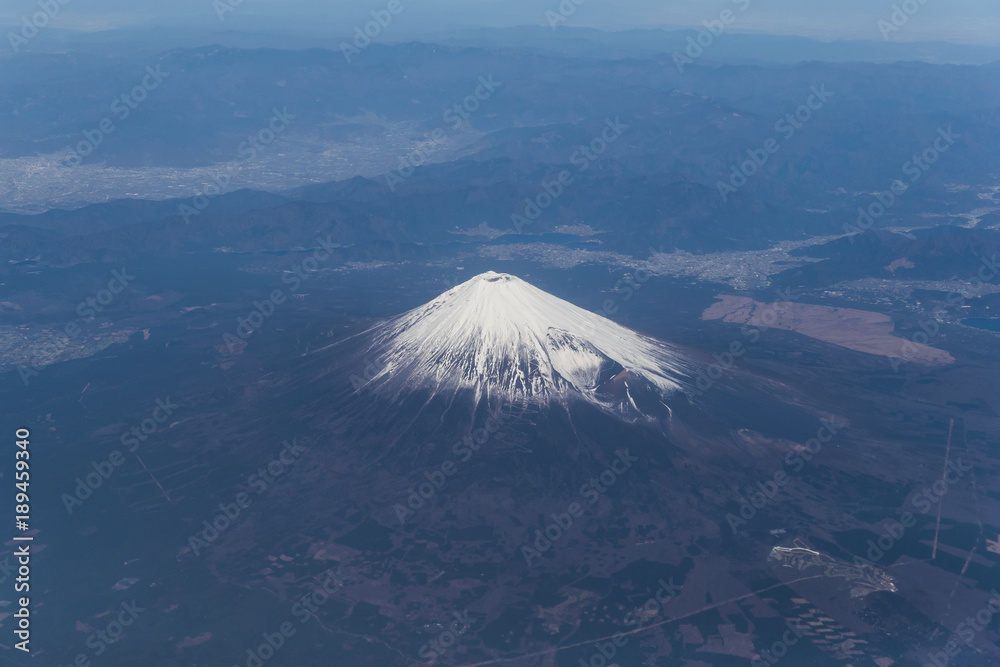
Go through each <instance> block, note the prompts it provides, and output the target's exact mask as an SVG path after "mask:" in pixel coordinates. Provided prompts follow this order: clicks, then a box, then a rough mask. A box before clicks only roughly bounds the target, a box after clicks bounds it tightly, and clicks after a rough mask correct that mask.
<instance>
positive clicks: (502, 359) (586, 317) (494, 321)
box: [370, 271, 687, 412]
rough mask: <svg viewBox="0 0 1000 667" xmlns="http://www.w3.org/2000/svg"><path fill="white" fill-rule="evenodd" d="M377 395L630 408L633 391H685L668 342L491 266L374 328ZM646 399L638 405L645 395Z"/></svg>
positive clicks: (676, 358)
mask: <svg viewBox="0 0 1000 667" xmlns="http://www.w3.org/2000/svg"><path fill="white" fill-rule="evenodd" d="M370 333H373V334H374V341H373V343H372V346H371V349H370V352H371V353H373V354H375V355H376V356H377V357H378V359H379V361H380V366H381V371H380V372H379V373H378V374H377V376H376V377H375V378H374V379H373V380H372V384H371V386H373V387H374V388H376V389H377V390H379V391H391V392H397V393H401V392H406V391H409V390H414V389H427V390H430V391H431V392H432V393H435V394H441V393H447V394H453V393H455V392H458V391H459V390H465V389H468V390H472V391H473V392H474V394H475V398H476V400H478V399H480V398H488V399H501V400H505V401H508V402H515V401H528V402H537V403H543V402H548V401H551V400H554V399H555V400H560V401H562V402H565V399H566V398H567V397H569V396H570V395H573V394H576V395H579V396H581V397H583V398H585V399H587V400H590V401H592V402H594V403H598V404H600V405H603V406H605V407H613V406H616V405H617V406H619V407H620V408H624V409H626V410H630V409H631V408H634V409H636V410H638V411H639V412H643V410H640V409H639V407H638V406H637V405H636V401H637V400H638V398H637V392H642V393H643V394H644V395H646V396H647V397H648V395H649V394H650V393H652V394H654V395H655V396H656V401H657V402H658V401H659V399H660V398H662V397H663V396H664V395H666V394H667V393H670V392H674V391H677V390H680V389H681V388H682V387H681V382H682V378H683V377H684V376H685V375H686V373H685V368H686V367H687V364H686V363H685V361H684V359H683V357H682V356H681V355H680V354H679V353H678V352H677V351H676V350H674V349H673V348H672V347H670V346H668V345H666V344H664V343H661V342H659V341H656V340H654V339H651V338H648V337H645V336H642V335H640V334H638V333H636V332H634V331H632V330H630V329H626V328H625V327H622V326H620V325H618V324H615V323H614V322H612V321H610V320H608V319H606V318H603V317H600V316H598V315H595V314H593V313H591V312H589V311H586V310H583V309H582V308H578V307H576V306H574V305H573V304H571V303H569V302H567V301H563V300H562V299H559V298H557V297H555V296H552V295H551V294H548V293H547V292H544V291H542V290H540V289H538V288H536V287H534V286H532V285H529V284H528V283H526V282H524V281H523V280H521V279H519V278H516V277H514V276H511V275H507V274H500V273H494V272H492V271H490V272H488V273H484V274H481V275H478V276H476V277H475V278H473V279H471V280H469V281H468V282H465V283H463V284H461V285H459V286H458V287H455V288H453V289H451V290H449V291H447V292H445V293H444V294H442V295H441V296H439V297H438V298H436V299H434V300H433V301H431V302H429V303H427V304H425V305H423V306H420V307H419V308H416V309H414V310H411V311H410V312H408V313H405V314H403V315H400V316H399V317H396V318H394V319H392V320H390V321H388V322H386V323H385V324H383V325H381V326H379V327H376V328H375V329H374V330H373V331H372V332H370ZM640 402H641V401H640Z"/></svg>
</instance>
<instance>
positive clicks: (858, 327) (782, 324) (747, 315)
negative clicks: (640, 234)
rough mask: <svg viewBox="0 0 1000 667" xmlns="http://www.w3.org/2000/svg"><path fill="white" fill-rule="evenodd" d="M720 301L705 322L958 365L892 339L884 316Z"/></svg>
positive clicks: (928, 348)
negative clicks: (791, 333)
mask: <svg viewBox="0 0 1000 667" xmlns="http://www.w3.org/2000/svg"><path fill="white" fill-rule="evenodd" d="M716 298H718V299H720V301H719V302H718V303H714V304H712V305H711V306H709V307H708V308H707V309H705V312H704V313H702V314H701V319H703V320H722V321H724V322H729V323H732V324H748V325H751V326H757V327H770V328H774V329H784V330H785V331H794V332H795V333H799V334H802V335H803V336H809V337H810V338H815V339H816V340H821V341H824V342H826V343H833V344H834V345H839V346H841V347H846V348H847V349H849V350H855V351H857V352H866V353H868V354H876V355H880V356H885V357H896V358H901V359H904V360H906V361H912V362H917V363H922V364H927V365H943V364H950V363H953V362H954V361H955V359H954V357H952V356H951V355H950V354H948V353H947V352H945V351H944V350H939V349H937V348H935V347H931V346H929V345H921V344H920V343H916V342H913V341H909V340H906V339H904V338H900V337H898V336H895V335H893V329H894V327H895V325H894V324H893V322H892V319H891V318H890V317H889V316H887V315H882V314H881V313H873V312H870V311H866V310H854V309H852V308H832V307H830V306H815V305H810V304H806V303H775V304H765V303H761V302H760V301H754V300H753V299H750V298H747V297H741V296H732V295H722V294H720V295H719V296H717V297H716Z"/></svg>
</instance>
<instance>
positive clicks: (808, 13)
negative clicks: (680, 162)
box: [0, 0, 1000, 44]
mask: <svg viewBox="0 0 1000 667" xmlns="http://www.w3.org/2000/svg"><path fill="white" fill-rule="evenodd" d="M51 1H52V2H55V1H56V0H51ZM217 1H226V2H230V3H237V2H239V1H240V0H69V3H68V4H67V5H66V6H65V7H62V9H61V10H60V13H59V15H58V16H57V17H55V18H54V19H53V20H52V22H51V25H53V26H58V27H61V28H82V29H102V28H114V27H123V26H127V25H136V24H149V23H152V22H154V21H155V22H160V23H167V24H172V25H176V24H179V23H183V24H187V25H192V26H202V27H205V28H210V29H218V28H220V27H224V28H231V29H261V28H285V29H293V30H296V29H308V30H310V31H311V32H317V31H324V32H329V33H330V35H331V38H335V39H339V38H341V37H343V36H346V35H347V34H349V33H350V32H351V29H352V28H353V26H354V25H357V24H359V23H363V22H364V21H366V20H368V19H369V18H370V17H369V16H368V14H369V12H370V11H371V10H373V9H379V8H384V7H385V6H386V3H387V1H388V0H242V3H241V4H239V5H238V6H237V7H236V9H235V11H233V12H230V13H227V14H226V20H225V21H224V22H220V21H219V19H218V17H217V16H216V12H215V9H213V3H214V2H217ZM401 1H402V3H403V5H404V7H405V9H404V11H403V13H402V14H400V15H399V17H397V19H396V21H395V23H394V25H393V26H392V31H393V32H395V33H396V34H398V35H399V36H401V37H402V36H405V35H412V34H414V33H419V32H423V31H429V30H435V29H449V28H454V27H464V26H470V25H489V26H510V25H524V24H535V25H544V24H545V22H546V21H545V12H546V10H550V9H551V10H557V9H558V7H559V4H560V0H401ZM565 1H566V2H570V0H565ZM907 1H908V2H911V3H914V5H917V4H919V2H920V0H907ZM897 2H898V3H902V0H584V2H583V4H581V5H580V6H579V7H577V9H576V12H575V13H574V15H573V16H572V17H570V19H569V21H568V22H567V24H566V25H576V26H587V27H595V28H606V29H620V28H632V27H640V26H664V27H669V26H693V25H699V24H700V23H701V22H702V21H704V20H707V19H712V18H716V17H718V16H719V12H720V11H722V10H723V9H725V8H734V9H735V10H736V12H737V14H738V15H739V19H738V21H737V22H736V23H735V24H734V25H733V26H732V29H733V30H739V31H753V32H772V33H778V34H799V35H807V36H811V37H818V38H823V39H834V38H843V37H850V38H861V39H865V38H868V39H876V40H879V39H882V34H881V33H880V31H879V29H878V27H877V21H878V20H879V19H880V18H888V17H889V16H890V15H891V13H892V8H893V4H895V3H897ZM38 3H39V0H3V1H2V3H0V21H2V22H3V23H7V24H9V23H12V22H13V23H16V22H19V21H20V19H21V17H22V16H24V15H26V14H30V13H32V12H36V11H38ZM747 5H749V6H747ZM739 7H746V9H745V10H742V11H741V10H739V9H738V8H739ZM386 37H387V38H391V35H389V34H387V35H386ZM892 39H894V40H901V41H913V40H928V39H931V40H936V39H940V40H947V41H958V42H973V43H981V44H998V43H1000V0H924V5H923V6H922V7H921V8H920V10H919V11H918V12H917V13H916V14H915V15H914V16H913V18H911V19H910V20H909V21H908V22H907V24H906V25H905V26H903V27H902V29H901V30H899V31H898V32H893V33H892Z"/></svg>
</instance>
